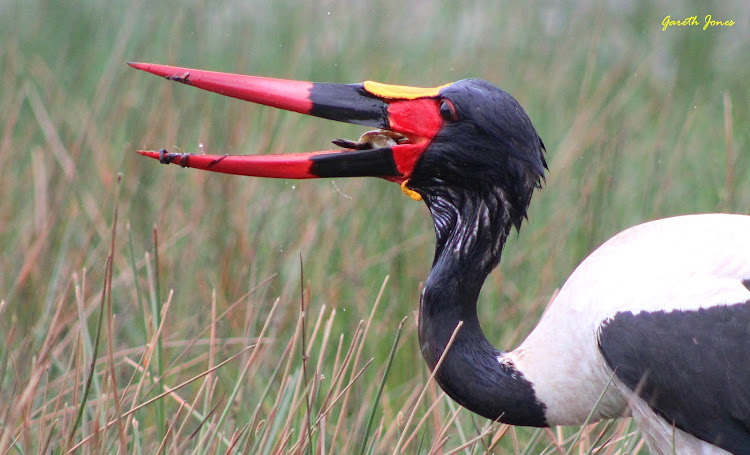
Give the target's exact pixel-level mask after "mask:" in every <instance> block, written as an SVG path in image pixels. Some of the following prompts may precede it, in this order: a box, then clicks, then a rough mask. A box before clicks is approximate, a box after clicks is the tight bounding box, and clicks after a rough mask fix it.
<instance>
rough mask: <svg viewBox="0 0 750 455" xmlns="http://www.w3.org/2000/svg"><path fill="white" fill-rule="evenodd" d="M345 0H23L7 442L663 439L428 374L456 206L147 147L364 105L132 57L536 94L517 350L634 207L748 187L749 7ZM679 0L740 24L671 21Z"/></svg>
mask: <svg viewBox="0 0 750 455" xmlns="http://www.w3.org/2000/svg"><path fill="white" fill-rule="evenodd" d="M298 3H300V4H298ZM320 3H323V4H322V5H316V2H305V3H302V2H254V4H245V3H243V2H229V3H225V4H221V5H218V6H215V5H214V4H211V3H209V2H164V3H161V4H159V5H152V4H149V3H146V2H140V3H139V2H124V1H115V2H93V1H86V0H81V1H79V2H72V3H71V2H55V3H54V4H50V3H49V2H42V1H30V2H6V3H3V4H0V42H2V43H3V44H2V46H0V81H1V83H2V90H1V91H0V195H2V198H0V257H2V260H0V301H2V306H0V337H1V338H2V342H1V343H0V398H2V400H0V453H23V454H27V453H40V452H44V451H45V448H49V449H50V450H52V451H53V453H65V452H66V451H68V450H71V449H73V448H74V447H78V449H77V451H78V452H81V453H99V452H108V453H114V452H121V453H156V452H161V453H185V452H188V453H227V452H230V453H269V454H270V453H286V452H293V453H349V452H352V451H357V452H359V451H360V450H361V449H362V448H364V453H390V452H391V451H392V450H393V448H394V447H396V446H397V444H398V441H399V440H401V441H402V443H401V445H400V447H402V448H403V450H404V453H425V454H426V453H453V451H454V450H455V451H458V453H467V454H471V453H482V452H483V451H490V452H492V453H540V452H544V453H566V452H568V451H572V450H574V451H580V452H582V453H589V452H590V451H595V449H594V448H597V447H600V446H601V445H602V444H606V446H605V447H604V448H603V449H601V451H600V452H598V453H635V452H636V451H637V450H638V449H639V448H640V447H641V446H642V442H641V439H640V437H639V435H638V434H637V433H635V430H634V426H633V425H632V424H631V423H630V422H629V421H628V420H623V421H619V422H615V423H606V422H604V423H600V424H597V425H591V426H587V427H584V428H583V429H579V428H552V429H549V430H534V429H521V428H518V429H516V428H511V427H508V426H503V425H500V426H492V425H490V422H487V421H486V420H484V419H481V418H478V417H476V416H474V415H473V414H471V413H469V412H468V411H465V410H461V409H460V408H459V407H458V406H457V405H455V404H454V403H453V402H451V401H450V400H449V399H447V398H446V397H445V396H444V395H443V394H442V392H440V390H439V388H437V387H436V385H435V384H434V383H432V382H430V381H429V372H428V370H427V368H426V367H425V366H424V364H423V362H422V359H421V356H420V352H419V348H418V344H417V340H416V318H415V314H416V310H417V301H418V295H419V289H420V283H421V282H422V280H424V278H425V277H426V276H427V273H428V271H429V265H430V262H431V259H432V249H433V246H434V245H433V244H434V238H433V231H432V225H431V221H430V219H429V216H428V213H427V211H426V209H425V208H424V206H423V205H421V204H418V203H414V201H412V200H411V199H409V198H406V197H404V196H403V194H402V193H401V191H399V189H398V188H397V187H396V186H395V185H393V184H390V183H388V182H385V181H379V180H374V179H364V180H346V179H337V180H321V181H270V180H262V179H248V178H240V177H232V176H222V175H216V174H207V173H200V172H196V171H190V170H181V169H179V168H177V167H176V166H172V167H165V166H160V165H158V164H157V163H155V162H153V161H149V160H147V159H145V158H143V157H140V156H137V155H136V154H135V153H134V150H136V149H139V148H147V149H156V148H161V147H166V148H168V149H174V150H182V151H196V152H197V151H198V150H199V148H200V144H203V149H204V150H205V151H206V152H209V153H211V152H213V153H233V154H243V153H282V152H297V151H309V150H322V149H325V148H328V147H329V144H328V141H329V140H330V139H333V138H335V137H349V138H356V137H358V135H359V134H360V133H361V132H362V129H361V128H357V127H353V126H350V125H344V124H333V123H331V122H327V121H324V120H320V119H314V118H305V117H304V116H300V115H296V114H289V113H284V112H278V111H275V110H273V109H270V108H264V107H259V106H253V105H249V104H247V103H242V102H239V101H236V100H231V99H225V98H223V97H220V96H218V95H213V94H209V93H205V92H200V91H198V90H195V89H191V88H188V87H184V86H180V85H178V84H172V83H167V82H165V81H163V80H160V79H158V78H155V77H153V76H149V75H146V74H144V73H142V72H138V71H135V70H132V69H130V68H128V67H127V66H126V65H125V62H126V61H128V60H135V61H147V62H156V63H166V64H177V65H182V66H188V67H197V68H204V69H214V70H220V71H229V72H239V73H246V74H256V75H265V76H274V77H285V78H294V79H303V80H315V81H331V82H359V81H363V80H366V79H373V80H380V81H383V82H390V83H398V84H411V85H422V86H434V85H439V84H442V83H445V82H449V81H453V80H457V79H461V78H465V77H481V78H484V79H487V80H489V81H491V82H493V83H495V84H497V85H498V86H500V87H502V88H504V89H505V90H507V91H508V92H510V93H511V94H513V95H514V96H515V97H516V98H518V99H519V101H520V102H521V104H522V105H523V106H524V107H525V108H526V110H527V111H528V113H529V115H530V116H531V118H532V120H533V122H534V124H535V126H536V128H537V130H538V131H539V133H540V135H541V136H542V138H543V139H544V141H545V143H546V145H547V149H548V161H549V164H550V172H549V175H548V178H547V183H546V185H545V188H544V190H542V191H541V192H539V193H538V194H536V195H535V197H534V200H533V201H532V207H531V211H530V214H529V223H528V225H524V227H523V229H522V231H521V233H520V235H519V236H513V237H512V239H511V240H510V241H509V244H508V245H507V248H506V253H505V256H504V258H503V262H502V264H501V265H500V267H499V269H498V270H496V271H495V272H494V273H493V274H492V275H491V276H490V278H489V279H488V280H487V283H486V284H485V288H484V289H483V291H482V296H481V302H480V318H481V320H483V321H485V323H484V330H485V332H486V334H487V336H488V337H489V338H490V340H492V341H493V342H494V344H495V345H496V346H497V347H498V348H501V349H502V348H511V347H513V346H515V344H516V343H518V342H519V341H520V340H521V339H522V338H523V336H524V335H525V334H526V333H528V331H529V330H530V329H531V328H532V327H533V326H534V324H535V323H536V321H537V320H538V317H539V315H540V314H541V311H542V310H543V308H544V306H545V305H546V303H547V301H548V300H549V298H550V297H551V296H552V294H553V293H554V291H555V289H557V288H558V287H559V286H561V285H562V283H563V282H564V279H565V277H567V276H568V275H569V274H570V272H571V271H572V270H573V268H574V267H575V265H576V264H577V263H578V262H580V261H581V260H582V259H583V258H584V257H585V256H586V255H587V254H588V253H589V252H590V251H591V250H592V249H593V248H595V247H596V246H597V245H598V244H600V243H601V242H603V241H604V240H606V239H607V238H609V237H610V236H612V235H614V234H615V233H617V232H618V231H620V230H622V229H624V228H626V227H628V226H631V225H633V224H637V223H639V222H642V221H645V220H649V219H654V218H659V217H665V216H670V215H676V214H682V213H694V212H711V211H732V212H741V213H750V173H749V172H748V169H750V160H749V159H748V154H747V147H748V143H749V142H750V138H749V137H748V134H749V133H748V129H747V125H748V124H749V123H750V112H748V110H749V108H750V92H749V91H748V90H747V82H746V81H747V80H748V75H750V71H749V70H750V64H749V63H748V61H747V58H746V56H747V55H750V49H749V46H750V44H748V43H750V40H748V39H747V36H748V30H750V24H748V17H750V9H748V7H747V6H746V5H745V4H744V3H743V2H739V1H737V2H733V3H726V4H722V5H720V6H713V7H711V8H713V9H710V10H707V9H706V8H707V7H706V6H703V5H700V6H693V5H691V4H689V3H688V2H683V3H677V4H674V5H669V6H667V5H666V4H663V5H661V4H654V3H653V2H632V3H631V4H629V6H627V7H621V8H614V7H612V8H608V7H604V6H600V5H599V2H594V1H586V2H583V3H581V4H580V5H579V9H577V10H574V11H573V10H571V11H568V10H565V9H563V8H561V7H560V6H558V5H557V4H556V3H554V2H542V3H540V4H538V5H535V7H533V8H532V7H521V6H518V5H516V4H515V3H512V2H507V3H501V4H498V3H497V2H490V1H486V2H476V3H475V4H474V5H471V6H466V5H460V6H459V4H457V3H454V2H435V3H428V2H419V3H417V4H415V5H410V4H405V3H404V2H396V1H393V0H388V1H385V2H382V3H381V4H379V5H376V6H374V5H370V4H369V3H367V2H349V3H348V4H346V5H343V4H342V5H336V4H332V3H325V2H320ZM667 14H670V15H672V16H673V17H680V16H692V15H694V14H697V15H699V17H700V16H702V15H705V14H712V15H713V16H715V17H718V16H725V17H727V18H732V19H734V20H735V22H736V25H735V26H734V27H732V28H729V29H721V30H707V31H702V30H700V29H669V30H668V31H666V32H662V30H661V21H662V19H663V18H664V16H665V15H667ZM730 106H731V107H730ZM118 175H121V176H122V179H121V182H120V183H119V184H118V183H117V180H118ZM115 207H117V210H118V217H117V222H116V224H115V216H114V213H115ZM113 227H114V228H115V230H113ZM154 232H156V233H157V236H156V237H158V240H155V235H154ZM110 256H111V268H109V266H108V264H109V263H110V262H109V261H108V257H110ZM302 268H303V269H304V276H302V273H301V269H302ZM386 277H389V278H388V279H387V283H385V282H386ZM384 283H385V284H384ZM301 288H303V289H304V290H305V297H304V308H305V309H306V311H305V313H304V315H305V318H304V320H303V319H302V318H301V316H300V315H301V312H300V308H301V305H302V303H301V299H302V297H301V295H300V294H301ZM100 318H101V319H100ZM404 318H406V322H405V323H404V324H403V328H402V329H401V330H402V333H401V338H400V342H399V343H398V345H397V348H396V349H395V350H392V347H393V345H394V339H395V338H396V336H397V334H398V333H399V330H400V329H399V327H400V326H399V324H400V323H401V321H402V319H404ZM100 320H101V325H100V323H99V321H100ZM303 334H304V336H303ZM97 340H98V342H97ZM303 353H304V354H305V355H304V356H303ZM228 359H231V360H229V361H228V362H227V363H225V364H222V362H224V361H226V360H228ZM303 359H306V360H303ZM92 362H93V365H94V369H93V374H90V373H91V372H92V371H91V369H90V365H92ZM220 364H221V366H220V367H218V368H216V369H214V368H215V367H217V366H219V365H220ZM389 365H390V366H391V367H390V370H388V366H389ZM386 372H388V374H387V376H386ZM89 377H90V382H89ZM189 380H193V381H192V382H186V381H189ZM87 384H89V385H87ZM180 384H184V386H182V387H181V388H179V389H175V388H176V387H177V386H178V385H180ZM423 390H424V398H423V399H422V400H421V401H420V402H419V404H416V402H417V399H418V397H419V396H420V394H422V392H423ZM150 400H153V401H150ZM412 413H413V416H412ZM79 414H80V420H79V419H77V416H78V415H79ZM371 416H372V424H371V425H370V423H369V422H370V417H371ZM407 422H409V424H408V425H407ZM368 429H369V432H368ZM365 435H367V437H365ZM596 450H599V449H596ZM642 452H644V453H645V449H644V450H643V451H642Z"/></svg>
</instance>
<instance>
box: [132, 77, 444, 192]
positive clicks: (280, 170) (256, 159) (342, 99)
mask: <svg viewBox="0 0 750 455" xmlns="http://www.w3.org/2000/svg"><path fill="white" fill-rule="evenodd" d="M128 64H129V65H130V66H132V67H133V68H136V69H140V70H143V71H147V72H149V73H153V74H156V75H159V76H163V77H165V78H166V79H168V80H172V81H176V82H181V83H183V84H186V85H192V86H195V87H198V88H202V89H204V90H209V91H212V92H216V93H219V94H222V95H227V96H231V97H234V98H239V99H242V100H245V101H250V102H253V103H258V104H264V105H266V106H271V107H276V108H279V109H285V110H288V111H294V112H299V113H302V114H307V115H314V116H316V117H323V118H326V119H330V120H336V121H340V122H346V123H355V124H359V125H365V126H370V127H375V128H378V130H377V131H371V132H368V133H365V134H364V135H363V136H362V138H360V140H359V141H347V140H342V139H339V140H335V141H333V142H334V144H336V145H339V146H341V147H343V149H337V150H327V151H320V152H308V153H298V154H280V155H194V154H187V153H168V152H167V151H165V150H163V149H162V150H161V151H143V150H139V151H138V153H140V154H141V155H145V156H150V157H152V158H156V159H159V161H161V162H162V163H175V164H179V165H181V166H183V167H192V168H198V169H205V170H210V171H214V172H223V173H227V174H237V175H249V176H256V177H276V178H291V179H304V178H317V177H366V176H369V177H382V178H384V179H387V180H390V181H393V182H397V183H401V184H402V188H403V189H404V191H405V192H406V193H407V194H409V195H410V196H412V197H415V198H416V197H417V195H416V194H410V193H409V191H410V190H408V189H407V188H406V187H405V183H406V182H407V180H408V179H409V176H410V175H411V172H412V170H413V169H414V166H415V164H416V162H417V160H418V159H419V157H420V155H421V154H422V153H423V152H424V151H425V149H426V148H427V147H428V145H429V144H430V141H431V140H432V138H433V137H435V135H437V133H438V132H439V131H440V129H441V128H442V126H443V119H442V117H441V116H440V102H439V100H438V96H439V93H440V89H441V88H443V87H433V88H418V87H406V86H399V85H387V84H380V83H377V82H372V81H367V82H364V83H361V84H329V83H312V82H302V81H291V80H284V79H272V78H265V77H256V76H243V75H239V74H228V73H217V72H213V71H202V70H195V69H189V68H178V67H173V66H166V65H155V64H149V63H128ZM412 193H413V192H412Z"/></svg>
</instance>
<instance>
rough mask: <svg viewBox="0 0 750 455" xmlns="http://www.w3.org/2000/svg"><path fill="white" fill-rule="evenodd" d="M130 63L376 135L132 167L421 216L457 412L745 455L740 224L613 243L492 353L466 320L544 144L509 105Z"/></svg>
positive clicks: (432, 322)
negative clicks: (393, 204) (297, 183)
mask: <svg viewBox="0 0 750 455" xmlns="http://www.w3.org/2000/svg"><path fill="white" fill-rule="evenodd" d="M130 65H131V66H132V67H134V68H137V69H140V70H143V71H147V72H150V73H154V74H157V75H160V76H163V77H166V78H167V79H169V80H173V81H177V82H181V83H183V84H187V85H193V86H195V87H199V88H202V89H205V90H210V91H213V92H216V93H220V94H223V95H228V96H232V97H235V98H239V99H243V100H247V101H251V102H254V103H259V104H264V105H267V106H272V107H276V108H280V109H285V110H290V111H295V112H299V113H302V114H309V115H314V116H318V117H323V118H327V119H331V120H337V121H341V122H348V123H356V124H360V125H366V126H371V127H375V128H378V129H379V130H376V131H372V132H369V133H366V134H365V135H363V137H362V138H361V139H360V140H359V141H356V142H355V141H346V140H337V141H334V143H336V144H337V145H339V146H341V147H343V149H341V150H330V151H322V152H309V153H302V154H282V155H264V156H231V155H224V156H217V155H193V154H188V153H169V152H167V151H165V150H163V149H162V150H161V151H158V152H157V151H139V152H138V153H140V154H142V155H146V156H150V157H152V158H157V159H159V161H161V162H162V163H175V164H179V165H181V166H183V167H193V168H198V169H204V170H211V171H215V172H224V173H230V174H239V175H249V176H260V177H278V178H286V179H290V178H299V179H301V178H316V177H361V176H374V177H382V178H384V179H387V180H390V181H393V182H396V183H399V184H400V185H401V188H402V190H403V191H404V192H405V193H406V194H407V195H409V196H411V197H412V198H414V199H417V200H419V199H422V200H424V202H425V203H426V205H427V208H428V209H429V210H430V213H431V214H432V218H433V220H434V224H435V233H436V237H437V242H436V243H437V245H436V249H435V257H434V262H433V265H432V269H431V271H430V274H429V276H428V277H427V280H426V282H425V284H424V288H423V290H422V295H421V299H420V308H419V342H420V347H421V350H422V354H423V355H424V358H425V360H426V361H427V365H428V366H429V367H430V369H431V370H432V369H434V368H435V366H436V365H437V363H438V361H439V359H440V358H441V356H442V357H444V359H443V363H442V364H441V366H440V368H439V370H438V371H437V373H436V379H437V382H438V384H440V386H441V387H442V388H443V390H445V392H446V393H447V394H448V395H449V396H450V397H451V398H453V399H454V400H455V401H456V402H458V403H459V404H460V405H462V406H464V407H466V408H468V409H469V410H471V411H473V412H475V413H477V414H479V415H482V416H484V417H487V418H489V419H493V420H497V421H500V422H506V423H509V424H513V425H525V426H535V427H544V426H549V425H574V424H581V423H583V422H584V421H586V419H587V418H588V417H589V415H590V417H591V420H590V421H596V420H600V419H608V418H617V417H622V416H627V415H629V414H632V416H633V417H634V418H635V420H636V422H637V423H638V425H639V426H640V428H641V430H642V431H643V433H644V434H645V435H646V437H647V441H648V442H649V445H650V446H651V448H652V449H653V450H655V451H656V452H659V453H663V454H670V453H677V454H688V453H701V454H707V453H734V454H740V453H750V290H749V289H748V288H750V216H742V215H728V214H705V215H689V216H680V217H675V218H668V219H663V220H659V221H653V222H649V223H645V224H641V225H639V226H636V227H633V228H630V229H628V230H626V231H624V232H622V233H620V234H618V235H616V236H615V237H613V238H612V239H610V240H609V241H607V242H606V243H604V244H603V245H602V246H601V247H599V248H598V249H597V250H596V251H594V252H593V253H592V254H591V255H590V256H589V257H588V258H587V259H586V260H584V261H583V262H582V263H581V264H580V266H579V267H578V268H577V269H576V270H575V271H574V272H573V274H572V275H571V276H570V278H569V279H568V280H567V282H566V283H565V285H564V286H563V287H562V288H561V289H560V292H559V293H558V294H557V296H556V297H555V299H554V301H553V302H552V303H551V305H550V306H549V308H548V309H547V311H546V312H545V314H544V315H543V316H542V319H541V321H540V322H539V324H538V325H537V326H536V328H535V329H534V330H533V331H532V332H531V333H530V334H529V336H528V337H527V338H526V339H525V341H523V343H521V345H520V346H519V347H518V348H516V349H515V350H513V351H511V352H501V351H499V350H497V349H495V348H493V347H492V345H491V344H490V343H489V342H488V341H487V339H486V338H485V336H484V334H483V333H482V329H481V327H480V324H479V320H478V319H477V311H476V305H477V299H478V295H479V290H480V288H481V287H482V284H483V282H484V280H485V278H486V277H487V275H488V274H489V273H490V271H492V269H494V268H495V266H496V265H497V264H498V262H499V261H500V256H501V254H502V251H503V246H504V244H505V240H506V237H507V236H508V234H509V233H510V231H511V229H512V227H514V226H515V228H516V229H519V228H520V225H521V222H522V220H523V218H524V217H525V216H526V211H527V208H528V206H529V203H530V201H531V195H532V193H533V192H534V190H535V189H536V188H539V187H540V186H541V183H542V181H543V180H544V171H545V168H546V162H545V157H544V153H545V148H544V144H543V143H542V140H541V139H540V137H539V136H538V135H537V132H536V131H535V129H534V127H533V126H532V124H531V121H530V120H529V117H528V116H527V114H526V113H525V112H524V110H523V108H522V107H521V105H520V104H519V103H518V102H517V101H516V100H515V99H514V98H513V97H511V96H510V95H509V94H508V93H506V92H504V91H502V90H500V89H498V88H496V87H495V86H493V85H492V84H490V83H488V82H486V81H483V80H478V79H466V80H461V81H458V82H454V83H451V84H446V85H443V86H440V87H434V88H417V87H405V86H396V85H386V84H380V83H377V82H371V81H368V82H364V83H361V84H330V83H310V82H301V81H289V80H282V79H272V78H262V77H253V76H242V75H236V74H226V73H217V72H210V71H201V70H194V69H187V68H178V67H171V66H164V65H154V64H146V63H130ZM460 321H463V325H462V327H461V328H460V330H459V331H458V332H457V333H456V335H455V338H454V342H453V344H452V345H451V346H450V349H448V350H447V352H446V351H445V348H446V346H447V345H448V342H449V339H450V338H451V336H453V334H454V329H456V327H457V325H458V324H459V322H460Z"/></svg>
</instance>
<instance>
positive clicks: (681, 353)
mask: <svg viewBox="0 0 750 455" xmlns="http://www.w3.org/2000/svg"><path fill="white" fill-rule="evenodd" d="M599 349H600V350H601V352H602V354H603V355H604V358H605V360H606V361H607V363H608V364H609V366H610V367H611V368H612V369H613V370H614V371H615V374H616V375H617V377H618V378H619V379H620V380H621V381H622V382H623V383H624V384H625V385H626V386H627V387H629V388H630V389H632V390H634V391H636V392H637V393H638V395H639V396H640V397H641V398H643V400H645V401H646V402H647V403H648V404H649V406H650V407H651V408H652V409H653V410H654V412H656V413H657V414H658V415H660V416H661V417H663V418H664V419H666V420H667V421H668V422H670V423H672V424H674V425H675V426H676V427H677V428H679V429H681V430H683V431H685V432H687V433H690V434H692V435H694V436H696V437H697V438H700V439H702V440H704V441H706V442H709V443H711V444H714V445H716V446H719V447H721V448H722V449H724V450H727V451H729V452H731V453H735V454H738V453H743V454H747V453H750V301H747V302H744V303H738V304H735V305H719V306H714V307H710V308H706V309H699V310H695V311H671V312H664V311H658V312H645V311H644V312H640V313H637V314H633V313H631V312H621V313H617V314H616V315H615V316H614V318H611V319H609V320H607V321H606V322H605V323H604V324H603V325H602V328H601V332H600V337H599Z"/></svg>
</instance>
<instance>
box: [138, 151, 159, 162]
mask: <svg viewBox="0 0 750 455" xmlns="http://www.w3.org/2000/svg"><path fill="white" fill-rule="evenodd" d="M135 153H137V154H139V155H143V156H147V157H149V158H154V159H157V160H158V159H159V152H155V151H153V150H136V151H135Z"/></svg>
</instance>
